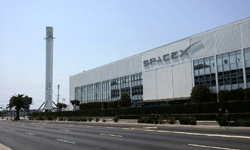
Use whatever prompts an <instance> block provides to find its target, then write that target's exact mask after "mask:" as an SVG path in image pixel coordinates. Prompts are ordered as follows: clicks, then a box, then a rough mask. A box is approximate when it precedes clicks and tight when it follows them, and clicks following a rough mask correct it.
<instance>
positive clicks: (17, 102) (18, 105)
mask: <svg viewBox="0 0 250 150" xmlns="http://www.w3.org/2000/svg"><path fill="white" fill-rule="evenodd" d="M27 97H28V96H24V94H18V95H13V96H12V97H11V98H10V103H9V104H8V106H7V108H9V109H11V108H13V107H15V109H16V118H15V120H20V118H19V111H20V110H21V109H23V110H25V111H28V110H29V108H30V104H29V103H28V101H26V98H27Z"/></svg>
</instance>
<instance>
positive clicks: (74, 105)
mask: <svg viewBox="0 0 250 150" xmlns="http://www.w3.org/2000/svg"><path fill="white" fill-rule="evenodd" d="M70 103H71V104H72V105H73V107H74V109H73V110H75V108H76V106H80V101H79V100H70Z"/></svg>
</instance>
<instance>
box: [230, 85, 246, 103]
mask: <svg viewBox="0 0 250 150" xmlns="http://www.w3.org/2000/svg"><path fill="white" fill-rule="evenodd" d="M229 96H230V97H229V100H245V91H244V90H243V89H242V88H239V89H235V90H231V91H229Z"/></svg>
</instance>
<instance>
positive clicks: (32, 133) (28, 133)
mask: <svg viewBox="0 0 250 150" xmlns="http://www.w3.org/2000/svg"><path fill="white" fill-rule="evenodd" d="M26 134H28V135H35V134H33V133H28V132H26Z"/></svg>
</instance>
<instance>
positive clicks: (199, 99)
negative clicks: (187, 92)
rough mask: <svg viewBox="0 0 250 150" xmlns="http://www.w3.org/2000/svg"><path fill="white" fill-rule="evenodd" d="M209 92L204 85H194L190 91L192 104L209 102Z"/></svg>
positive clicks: (207, 87)
mask: <svg viewBox="0 0 250 150" xmlns="http://www.w3.org/2000/svg"><path fill="white" fill-rule="evenodd" d="M211 98H212V97H211V90H210V89H209V86H208V85H206V84H198V85H195V86H194V87H193V89H192V91H191V102H192V103H203V102H211V101H212V99H211Z"/></svg>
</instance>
